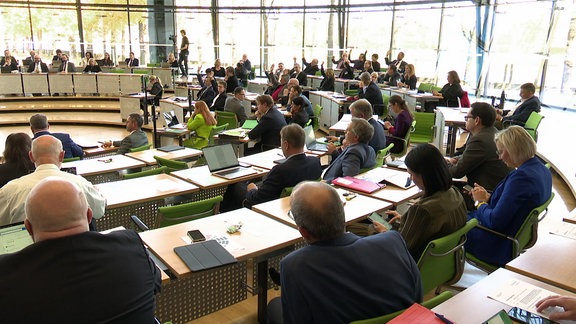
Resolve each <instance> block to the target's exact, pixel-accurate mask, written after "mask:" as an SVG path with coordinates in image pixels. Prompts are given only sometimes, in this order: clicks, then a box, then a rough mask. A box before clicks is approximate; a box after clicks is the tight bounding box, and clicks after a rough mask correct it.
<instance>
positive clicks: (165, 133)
mask: <svg viewBox="0 0 576 324" xmlns="http://www.w3.org/2000/svg"><path fill="white" fill-rule="evenodd" d="M180 126H181V127H178V125H175V126H172V127H164V128H158V129H157V130H156V141H157V142H158V143H160V145H162V146H165V145H174V139H177V140H178V145H180V146H182V145H183V144H184V139H186V138H188V137H189V136H190V131H189V130H188V128H187V126H186V124H180ZM165 139H166V140H165Z"/></svg>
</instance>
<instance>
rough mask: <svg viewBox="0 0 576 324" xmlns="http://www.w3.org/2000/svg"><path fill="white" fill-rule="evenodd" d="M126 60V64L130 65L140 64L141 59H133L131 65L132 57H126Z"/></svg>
mask: <svg viewBox="0 0 576 324" xmlns="http://www.w3.org/2000/svg"><path fill="white" fill-rule="evenodd" d="M124 62H126V64H128V66H140V61H138V59H137V58H135V59H133V60H132V64H131V65H130V58H127V59H125V60H124Z"/></svg>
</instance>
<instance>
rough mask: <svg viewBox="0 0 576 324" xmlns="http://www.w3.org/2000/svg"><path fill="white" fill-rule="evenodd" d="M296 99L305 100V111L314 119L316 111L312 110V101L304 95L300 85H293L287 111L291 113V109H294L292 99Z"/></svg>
mask: <svg viewBox="0 0 576 324" xmlns="http://www.w3.org/2000/svg"><path fill="white" fill-rule="evenodd" d="M296 97H302V99H303V100H304V107H302V108H304V110H305V111H306V113H308V116H310V117H313V116H314V110H313V109H312V103H311V102H310V100H309V99H308V98H307V97H306V96H305V95H304V94H303V93H302V87H300V86H299V85H293V86H292V87H291V88H290V94H289V95H288V103H287V104H286V111H288V112H289V111H290V109H291V108H292V99H294V98H296Z"/></svg>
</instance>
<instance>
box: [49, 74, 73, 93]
mask: <svg viewBox="0 0 576 324" xmlns="http://www.w3.org/2000/svg"><path fill="white" fill-rule="evenodd" d="M48 84H49V86H50V94H55V93H74V83H73V82H72V74H68V73H58V74H48Z"/></svg>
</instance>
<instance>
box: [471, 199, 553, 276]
mask: <svg viewBox="0 0 576 324" xmlns="http://www.w3.org/2000/svg"><path fill="white" fill-rule="evenodd" d="M552 199H554V193H553V192H552V193H551V194H550V198H548V200H547V201H546V202H545V203H543V204H542V205H540V206H538V207H536V208H534V209H532V210H531V211H530V213H529V214H528V216H527V217H526V219H525V220H524V223H522V225H521V226H520V228H519V229H518V231H517V232H516V234H514V236H512V237H510V236H508V235H506V234H503V233H500V232H497V231H495V230H493V229H490V228H487V227H484V226H482V225H478V228H479V229H481V230H484V231H487V232H490V233H492V234H494V235H497V236H500V237H502V238H505V239H507V240H510V241H512V259H514V258H516V257H517V256H519V255H520V253H522V252H524V251H525V250H526V249H529V248H531V247H532V246H533V245H534V244H536V241H537V240H538V223H539V222H540V221H541V220H542V219H544V217H546V214H547V213H548V205H550V202H551V201H552ZM466 261H468V263H471V264H473V265H474V266H476V267H478V268H480V269H482V270H484V271H486V272H488V273H491V272H494V271H496V270H497V269H498V268H499V266H498V265H495V264H490V263H488V262H485V261H483V260H480V259H478V258H477V257H476V256H474V255H473V254H472V253H470V252H466Z"/></svg>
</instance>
